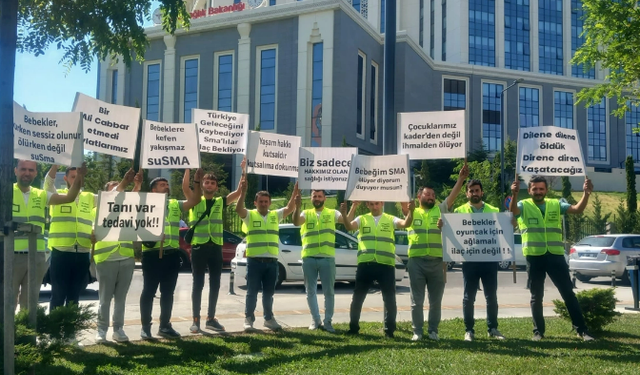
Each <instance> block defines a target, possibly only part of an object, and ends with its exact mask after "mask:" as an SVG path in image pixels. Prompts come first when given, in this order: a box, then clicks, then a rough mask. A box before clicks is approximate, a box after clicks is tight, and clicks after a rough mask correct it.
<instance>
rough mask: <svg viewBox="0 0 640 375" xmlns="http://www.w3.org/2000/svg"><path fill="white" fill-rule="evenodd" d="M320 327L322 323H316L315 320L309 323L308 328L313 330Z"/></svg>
mask: <svg viewBox="0 0 640 375" xmlns="http://www.w3.org/2000/svg"><path fill="white" fill-rule="evenodd" d="M320 327H322V324H320V323H317V322H313V323H311V325H309V330H310V331H315V330H316V329H318V328H320Z"/></svg>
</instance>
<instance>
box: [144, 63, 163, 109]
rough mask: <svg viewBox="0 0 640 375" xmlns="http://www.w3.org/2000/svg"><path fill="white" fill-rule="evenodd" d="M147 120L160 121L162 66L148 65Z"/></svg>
mask: <svg viewBox="0 0 640 375" xmlns="http://www.w3.org/2000/svg"><path fill="white" fill-rule="evenodd" d="M146 113H147V116H146V117H147V120H151V121H160V64H149V65H147V95H146Z"/></svg>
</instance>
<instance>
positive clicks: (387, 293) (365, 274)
mask: <svg viewBox="0 0 640 375" xmlns="http://www.w3.org/2000/svg"><path fill="white" fill-rule="evenodd" d="M374 281H377V282H378V284H379V285H380V291H381V292H382V300H383V301H384V308H385V309H386V312H385V316H384V331H385V333H386V334H389V335H392V334H393V332H395V330H396V315H397V312H398V310H397V307H396V277H395V268H394V267H393V266H388V265H386V264H380V263H376V262H367V263H358V268H357V269H356V286H355V288H354V290H353V298H352V299H351V309H350V320H351V321H350V323H349V330H350V331H351V332H355V333H357V332H358V331H360V314H361V313H362V304H364V300H365V298H367V293H368V292H369V288H371V286H372V285H373V282H374Z"/></svg>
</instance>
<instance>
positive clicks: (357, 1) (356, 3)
mask: <svg viewBox="0 0 640 375" xmlns="http://www.w3.org/2000/svg"><path fill="white" fill-rule="evenodd" d="M351 5H353V7H354V8H355V10H357V11H358V12H360V0H351Z"/></svg>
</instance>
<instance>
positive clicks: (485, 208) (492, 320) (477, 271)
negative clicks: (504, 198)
mask: <svg viewBox="0 0 640 375" xmlns="http://www.w3.org/2000/svg"><path fill="white" fill-rule="evenodd" d="M483 196H484V192H483V190H482V182H481V181H480V180H470V181H469V182H468V183H467V199H468V200H469V201H468V202H467V203H466V204H463V205H462V206H460V207H458V208H456V209H455V210H454V212H456V213H464V214H473V213H486V212H500V209H498V208H496V207H493V206H492V205H490V204H489V203H486V202H484V201H483V200H482V197H483ZM462 280H463V283H464V297H463V298H462V315H463V317H464V325H465V334H464V341H473V340H474V338H475V330H474V329H473V326H474V325H475V319H474V317H473V315H474V311H473V305H474V303H475V302H476V293H477V292H478V286H479V285H480V280H482V286H483V288H484V297H485V299H486V301H487V332H488V335H489V337H494V338H497V339H499V340H504V336H503V335H502V333H500V331H498V262H464V263H462Z"/></svg>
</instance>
